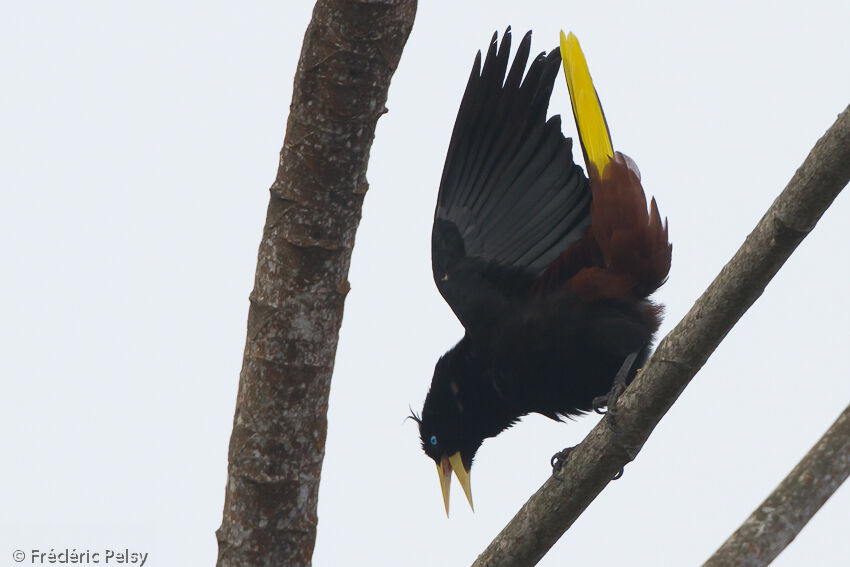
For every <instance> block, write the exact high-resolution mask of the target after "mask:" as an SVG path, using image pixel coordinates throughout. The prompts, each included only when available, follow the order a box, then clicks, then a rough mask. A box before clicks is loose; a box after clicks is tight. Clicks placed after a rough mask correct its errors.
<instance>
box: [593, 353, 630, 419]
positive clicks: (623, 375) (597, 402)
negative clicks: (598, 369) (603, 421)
mask: <svg viewBox="0 0 850 567" xmlns="http://www.w3.org/2000/svg"><path fill="white" fill-rule="evenodd" d="M638 353H640V351H635V352H633V353H631V354H630V355H629V356H627V357H626V359H625V360H624V361H623V365H622V366H620V369H619V370H618V371H617V375H616V376H614V384H613V385H612V386H611V390H609V391H608V393H607V394H605V395H604V396H597V397H595V398H593V401H592V402H591V405H592V406H593V411H595V412H596V413H598V414H603V413H605V411H603V410H602V408H603V407H604V406H607V407H608V408H609V409H608V412H611V409H610V408H613V407H614V404H615V403H617V398H619V397H620V394H622V393H623V390H625V389H626V379H628V376H629V371H630V370H631V369H632V364H634V363H635V359H636V358H637V355H638ZM611 413H612V415H613V412H611Z"/></svg>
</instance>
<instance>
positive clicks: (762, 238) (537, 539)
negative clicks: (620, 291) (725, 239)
mask: <svg viewBox="0 0 850 567" xmlns="http://www.w3.org/2000/svg"><path fill="white" fill-rule="evenodd" d="M848 180H850V107H848V108H846V109H845V110H844V112H842V113H841V114H840V115H839V116H838V119H837V120H836V122H835V124H833V125H832V127H830V129H829V130H828V131H827V132H826V134H825V135H824V136H823V137H822V138H821V139H820V140H819V141H818V142H817V144H815V147H814V148H813V149H812V151H811V152H810V153H809V155H808V157H807V158H806V160H805V161H804V162H803V165H801V166H800V168H799V169H798V170H797V172H796V173H795V174H794V177H793V178H792V179H791V181H790V182H789V183H788V186H787V187H786V188H785V190H784V191H783V192H782V193H781V194H780V195H779V197H777V199H776V201H774V202H773V204H772V205H771V206H770V208H769V209H768V211H767V213H766V214H765V215H764V217H762V219H761V220H760V221H759V223H758V225H757V226H756V228H755V230H753V232H752V233H751V234H750V235H749V236H748V237H747V239H746V241H745V242H744V244H743V245H742V246H741V248H740V249H739V250H738V252H737V253H736V254H735V256H734V257H733V258H732V260H730V261H729V263H728V264H726V266H725V267H724V268H723V269H722V270H721V272H720V274H719V275H718V276H717V277H716V278H715V280H714V281H713V282H712V283H711V285H709V287H708V289H707V290H706V291H705V292H704V293H703V294H702V296H701V297H700V298H699V300H697V302H696V303H695V304H694V306H693V307H692V308H691V310H690V311H689V312H688V314H687V315H686V316H685V317H684V319H682V321H681V322H680V323H679V324H678V325H677V326H676V328H675V329H673V330H672V331H671V332H670V334H669V335H667V337H665V338H664V339H663V340H662V341H661V343H660V344H659V345H658V348H657V349H656V351H655V353H654V354H653V356H652V358H651V359H650V360H649V362H647V364H646V365H645V366H644V368H643V370H642V371H641V372H640V373H639V374H638V376H637V377H636V378H635V381H634V382H633V383H632V385H631V386H630V387H629V388H628V390H626V392H624V393H623V395H622V396H620V398H619V400H618V401H617V404H616V406H615V408H614V409H613V410H612V411H611V412H609V414H608V415H606V416H605V417H604V418H603V419H602V420H601V421H600V422H599V424H597V426H596V427H595V428H594V429H593V430H592V431H591V432H590V433H589V434H588V436H587V438H585V439H584V441H582V443H581V444H579V445H578V446H577V447H576V448H575V449H574V450H573V452H572V453H570V456H569V459H567V461H566V463H565V464H564V467H563V468H562V470H561V472H560V473H559V475H558V477H557V478H556V477H551V478H549V480H547V481H546V482H545V483H544V484H543V486H542V487H541V488H540V489H539V490H538V491H537V492H536V493H535V494H534V495H533V496H532V497H531V498H530V499H529V500H528V502H526V503H525V504H524V505H523V506H522V508H521V509H520V511H519V512H518V513H517V514H516V516H514V518H513V519H512V520H511V521H510V522H509V523H508V525H507V526H506V527H505V528H504V529H503V530H502V532H501V533H500V534H499V535H498V536H497V537H496V538H495V539H494V540H493V542H492V543H491V544H490V545H489V546H488V547H487V549H486V550H485V551H484V552H483V553H482V554H481V555H480V556H479V557H478V559H477V560H476V561H475V563H474V564H473V565H475V566H478V567H483V566H488V567H496V566H503V565H511V566H518V565H534V564H536V563H537V562H538V561H539V560H540V558H542V557H543V555H544V554H545V553H546V552H547V551H548V550H549V549H550V548H551V547H552V545H554V543H555V542H556V541H557V540H558V538H560V537H561V535H563V533H564V532H565V531H566V530H567V529H568V528H569V527H570V526H571V525H572V523H573V522H574V521H575V520H576V518H578V516H579V515H580V514H581V513H582V512H583V511H584V509H585V508H587V506H588V505H589V504H590V503H591V502H592V501H593V499H594V498H596V495H597V494H599V492H601V491H602V489H603V488H605V486H606V485H607V484H608V482H610V479H611V477H612V476H613V475H614V474H615V473H617V471H619V470H620V468H621V467H623V466H624V465H625V464H626V463H628V462H629V461H631V460H633V459H634V458H635V456H636V455H637V453H638V451H640V449H641V447H643V444H644V442H645V441H646V439H647V438H648V437H649V434H650V433H651V432H652V430H653V429H654V428H655V426H656V425H657V424H658V422H659V421H660V420H661V418H662V417H663V416H664V414H665V413H667V410H668V409H670V407H671V406H672V405H673V403H674V402H675V401H676V399H677V398H678V397H679V395H680V394H681V393H682V390H684V388H685V386H687V384H688V382H690V380H691V378H693V376H694V374H696V372H697V371H698V370H699V369H700V368H701V367H702V365H703V364H705V361H706V360H707V359H708V357H709V356H710V355H711V353H712V352H713V351H714V349H715V348H716V347H717V345H718V344H719V343H720V341H722V340H723V337H725V336H726V334H727V333H728V332H729V330H730V329H731V328H732V326H733V325H734V324H735V323H736V322H737V321H738V319H740V317H741V315H743V314H744V312H746V310H747V309H748V308H749V307H750V305H752V304H753V302H755V300H756V299H758V297H759V296H760V295H761V294H762V292H763V291H764V288H765V286H767V284H768V282H769V281H770V279H771V278H772V277H773V276H774V274H776V272H777V271H778V270H779V268H780V267H782V265H783V264H784V263H785V261H786V260H787V259H788V257H789V256H790V255H791V253H792V252H793V251H794V249H795V248H796V247H797V245H798V244H799V243H800V242H801V241H802V240H803V238H804V237H805V236H806V235H807V234H808V233H809V232H810V231H811V230H812V229H813V228H814V226H815V224H816V223H817V221H818V219H819V218H820V217H821V215H823V213H824V211H826V209H827V208H828V207H829V205H830V204H831V203H832V201H833V200H834V199H835V197H836V196H837V195H838V194H839V193H840V192H841V190H842V189H843V188H844V186H845V185H847V182H848Z"/></svg>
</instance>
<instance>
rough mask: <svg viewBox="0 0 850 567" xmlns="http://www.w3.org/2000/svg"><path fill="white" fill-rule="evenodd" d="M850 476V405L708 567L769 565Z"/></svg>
mask: <svg viewBox="0 0 850 567" xmlns="http://www.w3.org/2000/svg"><path fill="white" fill-rule="evenodd" d="M848 476H850V405H849V406H847V407H846V408H845V409H844V411H843V412H842V413H841V415H839V416H838V419H837V420H835V423H833V424H832V426H831V427H830V428H829V429H828V430H827V432H826V433H824V435H823V437H821V438H820V440H819V441H818V442H817V443H816V444H815V446H814V447H812V449H811V450H810V451H809V452H808V453H807V454H806V456H805V457H803V459H802V460H801V461H800V462H799V463H798V464H797V466H796V467H794V470H792V471H791V472H790V473H789V474H788V476H787V477H785V479H784V480H783V481H782V482H781V483H780V484H779V486H777V487H776V490H774V491H773V492H772V493H771V495H770V496H768V497H767V499H765V501H764V502H762V503H761V506H759V507H758V508H756V510H755V512H753V513H752V514H751V515H750V517H749V518H747V520H746V521H745V522H744V523H743V524H742V525H741V527H740V528H738V530H737V531H736V532H735V533H734V534H732V535H731V536H729V539H727V540H726V541H725V542H724V543H723V545H721V546H720V548H719V549H718V550H717V551H715V552H714V555H712V556H711V557H709V558H708V561H706V562H705V563H703V567H727V566H729V567H732V566H735V567H761V566H764V565H769V564H770V562H771V561H773V560H774V559H775V558H776V556H777V555H779V554H780V553H781V552H782V550H783V549H785V548H786V547H787V546H788V544H789V543H791V541H792V540H793V539H794V538H795V537H796V536H797V534H798V533H800V530H802V529H803V526H805V525H806V524H807V523H808V521H809V520H810V519H811V518H812V516H814V515H815V513H816V512H817V511H818V510H820V507H821V506H823V505H824V503H825V502H826V501H827V500H828V499H829V497H830V496H832V494H833V493H834V492H835V491H836V490H837V489H838V487H839V486H841V483H842V482H844V481H845V480H846V479H847V477H848Z"/></svg>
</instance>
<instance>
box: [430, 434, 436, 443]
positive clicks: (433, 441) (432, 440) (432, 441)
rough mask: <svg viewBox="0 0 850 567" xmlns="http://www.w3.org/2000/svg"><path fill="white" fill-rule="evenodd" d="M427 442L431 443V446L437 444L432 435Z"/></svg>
mask: <svg viewBox="0 0 850 567" xmlns="http://www.w3.org/2000/svg"><path fill="white" fill-rule="evenodd" d="M429 441H431V445H436V444H437V436H436V435H432V436H431V439H429Z"/></svg>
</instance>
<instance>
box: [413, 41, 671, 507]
mask: <svg viewBox="0 0 850 567" xmlns="http://www.w3.org/2000/svg"><path fill="white" fill-rule="evenodd" d="M510 44H511V34H510V28H508V30H507V31H506V32H505V35H504V37H503V38H502V42H501V45H499V44H498V42H497V36H496V34H494V35H493V39H492V40H491V42H490V47H489V49H488V51H487V55H486V57H485V58H484V64H483V66H482V64H481V52H478V55H476V57H475V63H474V64H473V67H472V73H471V75H470V77H469V81H468V83H467V86H466V91H465V92H464V95H463V99H462V101H461V104H460V110H459V111H458V115H457V120H456V122H455V126H454V130H453V132H452V137H451V142H450V143H449V149H448V153H447V155H446V162H445V166H444V169H443V175H442V179H441V182H440V190H439V194H438V196H437V207H436V212H435V214H434V226H433V231H432V235H431V254H432V268H433V272H434V280H435V281H436V283H437V287H438V288H439V290H440V293H441V294H442V295H443V297H444V298H445V300H446V301H447V302H448V304H449V305H450V306H451V308H452V310H453V311H454V312H455V314H456V315H457V317H458V319H460V321H461V323H462V324H463V326H464V329H465V334H464V336H463V338H462V339H461V340H460V342H458V343H457V344H456V345H455V346H454V347H453V348H452V349H451V350H449V351H448V352H447V353H446V354H444V355H443V356H442V357H441V358H440V360H439V361H438V362H437V364H436V367H435V369H434V377H433V379H432V381H431V387H430V389H429V391H428V395H427V397H426V398H425V404H424V407H423V408H422V413H421V416H416V415H414V416H413V418H414V419H415V420H416V421H417V422H418V423H419V434H420V437H421V440H422V448H423V450H424V451H425V453H426V454H427V455H428V456H429V457H431V458H432V459H434V462H435V463H436V464H437V471H438V474H439V477H440V485H441V488H442V493H443V501H444V504H445V507H446V514H447V515H448V511H449V487H450V483H451V474H452V472H454V473H455V475H456V476H457V477H458V480H459V481H460V483H461V485H462V487H463V490H464V492H465V493H466V497H467V499H468V500H469V504H470V506H472V493H471V490H470V483H469V472H470V469H471V467H472V460H473V458H474V456H475V453H476V451H477V450H478V448H479V447H480V446H481V443H482V442H483V441H484V439H486V438H487V437H494V436H495V435H498V434H499V433H500V432H501V431H503V430H505V429H506V428H508V427H510V426H511V425H513V424H514V423H516V422H517V421H518V420H519V418H520V417H522V416H524V415H526V414H529V413H532V412H536V413H539V414H542V415H545V416H547V417H549V418H551V419H554V420H557V421H561V418H562V417H563V416H572V415H579V414H582V413H584V412H587V411H589V410H591V409H594V408H596V407H597V406H598V405H604V404H605V403H606V402H607V401H608V398H607V395H606V394H607V393H608V392H611V391H613V390H612V387H613V386H614V385H615V378H616V381H618V382H625V383H626V384H627V383H628V382H630V381H631V379H632V378H633V377H634V376H635V373H636V372H637V369H638V368H640V367H641V365H643V363H644V362H645V361H646V359H647V357H648V356H649V351H650V346H651V344H652V341H653V337H654V334H655V332H656V331H657V330H658V326H659V324H660V322H661V311H662V308H661V307H660V306H659V305H656V304H654V303H652V302H651V301H650V300H649V299H647V297H648V296H649V295H650V294H651V293H652V292H653V291H655V290H656V289H657V288H658V287H659V286H660V285H661V284H662V283H664V280H665V279H666V277H667V273H668V271H669V269H670V255H671V251H672V247H671V245H670V244H669V242H668V238H667V224H666V221H664V222H662V221H661V217H660V215H659V213H658V207H657V206H656V204H655V200H654V199H653V200H652V202H651V206H650V210H649V211H647V204H646V197H645V195H644V192H643V188H642V187H641V184H640V175H639V173H638V171H637V167H636V166H635V164H634V162H633V161H632V160H631V159H630V158H628V157H626V156H625V155H623V154H621V153H619V152H615V151H614V150H613V147H612V145H611V138H610V134H609V131H608V126H607V124H606V121H605V117H604V114H603V113H602V107H601V105H600V103H599V99H598V97H597V94H596V90H595V89H594V87H593V83H592V82H591V79H590V74H589V72H588V69H587V64H586V62H585V59H584V56H583V54H582V52H581V48H580V47H579V44H578V40H576V38H575V36H573V35H572V34H570V36H569V37H565V36H564V34H563V33H561V48H560V52H559V51H558V50H552V51H551V52H550V53H549V54H548V55H547V54H545V53H541V54H540V55H538V56H537V57H536V58H535V59H534V60H533V61H532V62H531V65H530V66H529V69H528V72H527V73H525V77H524V78H523V71H524V70H525V66H526V62H527V61H528V57H529V52H530V45H531V32H528V33H527V34H526V35H525V37H523V39H522V41H521V42H520V45H519V48H518V50H517V53H516V55H515V56H514V62H513V64H512V65H511V67H510V69H508V54H509V52H510ZM562 59H563V62H564V73H565V75H566V79H567V85H568V88H569V92H570V99H571V101H572V109H573V115H574V117H575V121H576V126H577V129H578V133H579V139H580V142H581V147H582V153H583V154H584V159H585V164H586V166H587V174H588V177H585V175H584V173H583V172H582V170H581V168H580V167H579V166H578V165H576V164H575V163H574V162H573V158H572V140H571V139H569V138H565V137H564V135H563V134H562V133H561V119H560V117H559V116H552V117H551V118H549V119H548V120H547V119H546V111H547V108H548V106H549V97H550V95H551V93H552V89H553V85H554V81H555V77H556V75H557V73H558V67H559V66H560V63H561V61H562Z"/></svg>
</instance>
